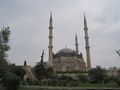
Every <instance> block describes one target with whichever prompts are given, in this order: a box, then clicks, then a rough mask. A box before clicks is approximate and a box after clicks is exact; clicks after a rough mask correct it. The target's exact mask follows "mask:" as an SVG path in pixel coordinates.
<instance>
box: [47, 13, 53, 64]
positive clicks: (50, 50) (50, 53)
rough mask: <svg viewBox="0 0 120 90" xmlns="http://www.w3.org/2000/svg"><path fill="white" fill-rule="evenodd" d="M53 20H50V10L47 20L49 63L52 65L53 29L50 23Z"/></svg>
mask: <svg viewBox="0 0 120 90" xmlns="http://www.w3.org/2000/svg"><path fill="white" fill-rule="evenodd" d="M52 23H53V21H52V12H51V13H50V20H49V46H48V48H49V59H48V60H49V65H50V66H52V65H53V45H52V39H53V36H52V33H53V32H52V31H53V25H52Z"/></svg>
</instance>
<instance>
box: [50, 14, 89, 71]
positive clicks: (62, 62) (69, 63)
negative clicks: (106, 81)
mask: <svg viewBox="0 0 120 90" xmlns="http://www.w3.org/2000/svg"><path fill="white" fill-rule="evenodd" d="M84 32H85V50H86V60H84V58H83V55H82V53H79V48H78V38H77V35H76V36H75V50H73V49H70V48H67V47H66V48H63V49H61V50H59V51H58V52H57V53H55V54H53V43H52V41H53V20H52V13H51V15H50V20H49V46H48V55H49V56H48V65H49V67H52V68H53V69H54V70H55V71H76V70H77V71H86V70H90V69H91V60H90V46H89V36H88V28H87V21H86V17H85V15H84ZM85 61H86V62H85Z"/></svg>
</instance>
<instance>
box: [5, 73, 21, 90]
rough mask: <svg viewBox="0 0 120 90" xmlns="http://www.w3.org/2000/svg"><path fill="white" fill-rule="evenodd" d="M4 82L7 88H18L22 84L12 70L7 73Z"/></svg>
mask: <svg viewBox="0 0 120 90" xmlns="http://www.w3.org/2000/svg"><path fill="white" fill-rule="evenodd" d="M3 82H4V86H5V87H6V89H7V90H17V89H18V87H19V85H20V79H19V77H18V76H16V75H15V74H14V73H11V72H7V73H6V74H5V76H4V78H3Z"/></svg>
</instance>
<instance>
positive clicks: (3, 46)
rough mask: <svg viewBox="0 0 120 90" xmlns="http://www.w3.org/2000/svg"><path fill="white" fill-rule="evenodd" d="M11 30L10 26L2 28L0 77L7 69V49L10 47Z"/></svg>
mask: <svg viewBox="0 0 120 90" xmlns="http://www.w3.org/2000/svg"><path fill="white" fill-rule="evenodd" d="M9 35H10V30H9V27H6V28H4V27H3V28H2V29H1V30H0V77H2V76H3V75H4V73H5V71H6V70H7V66H8V62H7V61H6V57H7V54H6V51H8V50H9V49H10V47H9V45H8V42H9Z"/></svg>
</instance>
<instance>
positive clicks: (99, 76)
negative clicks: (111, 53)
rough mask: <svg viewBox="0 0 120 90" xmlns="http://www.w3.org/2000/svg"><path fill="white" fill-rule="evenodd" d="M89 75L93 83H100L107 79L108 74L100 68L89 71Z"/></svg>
mask: <svg viewBox="0 0 120 90" xmlns="http://www.w3.org/2000/svg"><path fill="white" fill-rule="evenodd" d="M88 75H89V78H90V82H91V83H100V82H102V81H103V80H104V78H105V77H106V72H105V70H104V69H102V68H101V67H100V66H97V67H96V68H93V69H91V70H89V71H88Z"/></svg>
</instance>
